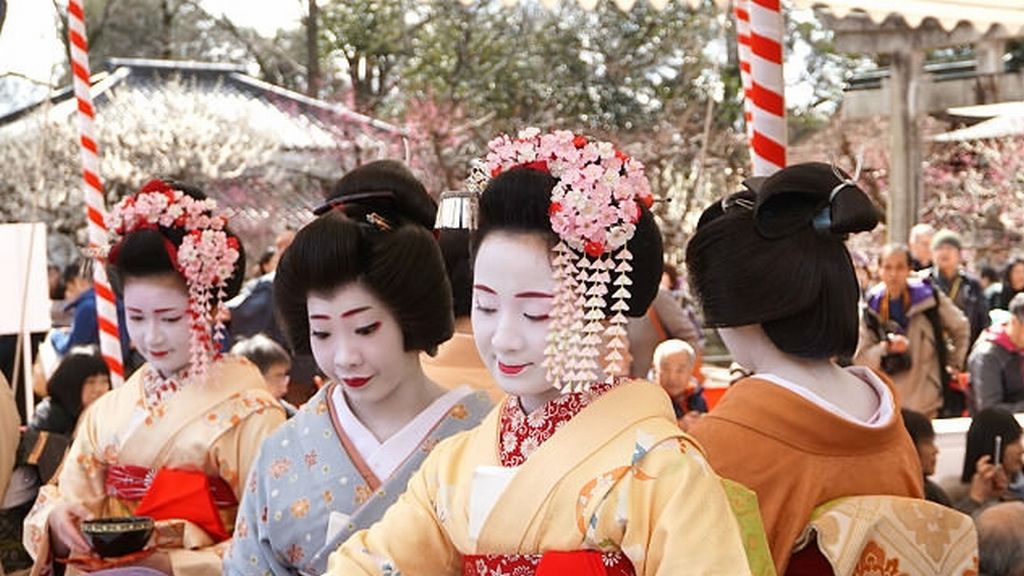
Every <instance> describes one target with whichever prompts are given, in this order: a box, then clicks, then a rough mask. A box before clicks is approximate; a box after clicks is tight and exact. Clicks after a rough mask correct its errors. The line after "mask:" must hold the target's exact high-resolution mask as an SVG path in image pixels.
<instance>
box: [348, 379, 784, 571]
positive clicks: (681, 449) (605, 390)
mask: <svg viewBox="0 0 1024 576" xmlns="http://www.w3.org/2000/svg"><path fill="white" fill-rule="evenodd" d="M753 508H754V510H756V506H753ZM754 539H756V534H755V535H754ZM761 542H762V545H763V535H762V536H761ZM565 556H569V557H575V558H574V559H573V560H572V561H571V564H570V565H571V566H572V567H571V568H565V567H564V564H563V560H564V557H565ZM762 560H763V559H762ZM769 569H770V566H769ZM567 570H568V571H567ZM561 573H573V574H609V575H616V576H617V575H627V574H637V575H644V576H651V575H666V576H667V575H673V576H679V575H685V574H703V575H710V574H719V575H723V576H725V575H728V576H741V575H745V574H750V573H751V568H750V566H748V559H747V554H746V553H745V550H744V538H743V537H741V533H740V530H739V528H738V526H737V521H736V517H735V516H734V513H733V511H732V509H731V508H730V502H729V500H728V499H727V496H726V493H725V490H724V489H723V483H722V482H721V480H720V479H719V478H718V477H717V476H716V475H715V474H714V472H712V471H711V468H710V467H709V466H708V464H707V461H706V460H705V458H704V455H703V454H702V453H701V451H700V449H699V448H698V447H697V446H696V445H695V444H694V443H693V441H692V440H690V439H689V438H688V437H687V436H686V435H685V434H684V433H683V432H681V431H680V430H679V429H678V427H676V425H675V418H674V416H673V413H672V408H671V406H670V405H669V401H668V398H667V397H666V396H665V393H664V392H663V391H662V390H661V388H659V387H657V386H655V385H653V384H650V383H648V382H643V381H629V382H623V383H621V384H619V385H617V386H615V387H611V388H609V386H607V385H597V386H594V387H593V388H592V389H591V390H590V391H589V392H575V393H571V394H566V395H563V396H561V397H559V398H557V399H555V400H553V401H551V402H549V403H548V404H546V405H545V406H543V407H541V408H539V409H538V410H536V411H534V412H533V413H531V414H529V415H525V414H523V412H522V409H521V408H520V406H519V401H518V399H517V398H515V397H508V398H506V400H505V401H504V402H503V403H502V404H501V406H500V407H499V408H498V409H496V410H495V411H494V412H492V413H491V414H490V415H489V416H488V417H487V419H486V420H485V421H484V422H483V424H481V425H480V426H479V427H478V428H476V429H474V430H472V431H470V432H468V433H465V434H460V435H458V436H455V437H453V438H450V439H448V440H446V441H445V442H443V443H442V444H441V445H439V446H438V447H437V448H435V449H434V451H433V452H432V453H431V454H430V456H429V457H428V458H427V459H426V461H425V462H424V464H423V467H422V468H421V469H420V471H419V472H418V473H417V474H415V475H414V476H413V477H412V479H411V480H410V481H409V487H408V490H407V491H406V493H405V494H403V495H402V497H401V498H399V499H398V502H397V503H396V504H395V505H394V506H392V507H391V508H390V509H389V510H388V511H387V513H386V514H385V515H384V517H383V518H382V519H381V521H380V522H379V523H377V524H375V525H374V526H373V527H371V528H370V529H369V530H364V531H361V532H359V533H357V534H355V535H354V536H353V537H352V538H351V539H349V541H348V542H346V543H345V544H344V545H343V546H342V547H341V548H340V549H339V550H338V551H336V552H335V553H334V554H332V555H331V557H330V561H329V563H328V574H331V575H336V576H340V575H345V576H351V575H354V574H388V575H392V576H393V575H397V574H404V575H411V574H430V575H431V576H442V575H458V574H465V575H481V576H482V575H485V574H486V575H487V576H492V575H500V574H516V575H523V576H526V575H532V574H561Z"/></svg>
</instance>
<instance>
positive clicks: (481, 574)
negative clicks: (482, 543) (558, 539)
mask: <svg viewBox="0 0 1024 576" xmlns="http://www.w3.org/2000/svg"><path fill="white" fill-rule="evenodd" d="M568 575H572V576H635V575H636V572H635V571H634V570H633V563H632V562H630V561H629V558H626V555H625V554H623V553H622V552H598V551H596V550H578V551H574V552H554V551H551V552H545V553H544V554H485V555H469V556H463V557H462V576H568Z"/></svg>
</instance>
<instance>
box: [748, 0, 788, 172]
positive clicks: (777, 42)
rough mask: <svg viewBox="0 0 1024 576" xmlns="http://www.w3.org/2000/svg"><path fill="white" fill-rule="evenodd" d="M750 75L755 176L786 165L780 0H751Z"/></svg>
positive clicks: (782, 26) (783, 26)
mask: <svg viewBox="0 0 1024 576" xmlns="http://www.w3.org/2000/svg"><path fill="white" fill-rule="evenodd" d="M748 7H749V13H750V53H751V59H750V76H751V92H752V96H753V103H754V105H753V109H752V112H753V125H754V129H753V134H752V136H751V138H750V147H751V149H752V150H753V159H754V175H755V176H767V175H769V174H771V173H773V172H775V171H776V170H779V169H781V168H783V167H784V166H785V165H786V100H785V88H786V86H785V81H784V79H783V76H782V35H783V33H784V31H785V25H784V20H783V18H782V9H781V6H780V0H748Z"/></svg>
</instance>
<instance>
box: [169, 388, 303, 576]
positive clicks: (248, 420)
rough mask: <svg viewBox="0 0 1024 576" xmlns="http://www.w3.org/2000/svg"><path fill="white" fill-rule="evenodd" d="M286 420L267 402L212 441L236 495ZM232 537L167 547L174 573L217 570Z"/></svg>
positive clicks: (184, 574) (220, 467) (223, 473)
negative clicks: (267, 441)
mask: <svg viewBox="0 0 1024 576" xmlns="http://www.w3.org/2000/svg"><path fill="white" fill-rule="evenodd" d="M282 422H284V410H283V409H281V408H280V407H279V406H265V407H263V408H259V409H255V410H253V411H251V412H249V413H248V414H246V415H245V416H244V417H242V419H241V420H240V421H239V422H238V423H237V424H236V425H234V426H232V427H231V428H230V429H228V430H226V431H225V432H224V433H223V434H222V435H221V436H220V438H218V439H217V441H216V442H215V443H214V445H213V449H212V454H211V456H212V457H213V459H214V460H215V461H216V464H217V467H218V470H219V474H220V476H221V478H223V479H224V480H225V481H226V482H227V483H228V484H230V485H231V488H232V490H233V491H234V492H235V495H236V496H237V497H239V498H241V497H242V492H243V487H242V482H243V480H244V479H245V478H247V477H248V474H249V470H250V468H251V467H252V464H253V462H254V461H255V460H256V457H257V455H258V453H259V449H260V445H261V444H262V443H263V440H264V439H265V438H266V437H267V436H269V435H270V433H271V432H273V431H274V430H275V429H276V428H277V427H278V426H280V425H281V423H282ZM228 546H230V541H226V542H221V543H218V544H215V545H213V546H207V547H201V548H196V549H187V548H186V549H182V548H172V549H168V550H167V557H168V558H169V560H170V562H171V567H172V569H173V571H174V574H176V575H180V576H189V575H191V574H195V575H197V576H200V575H204V574H211V573H217V572H219V571H220V570H221V567H222V565H223V560H222V558H223V556H224V554H225V553H226V551H227V548H228Z"/></svg>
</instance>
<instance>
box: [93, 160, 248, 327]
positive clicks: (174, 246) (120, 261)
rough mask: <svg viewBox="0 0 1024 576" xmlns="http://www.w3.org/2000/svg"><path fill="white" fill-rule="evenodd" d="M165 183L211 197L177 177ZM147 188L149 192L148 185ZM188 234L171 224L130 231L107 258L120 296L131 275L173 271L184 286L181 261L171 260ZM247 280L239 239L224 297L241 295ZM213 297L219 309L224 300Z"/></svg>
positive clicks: (200, 196)
mask: <svg viewBox="0 0 1024 576" xmlns="http://www.w3.org/2000/svg"><path fill="white" fill-rule="evenodd" d="M163 183H164V184H166V185H167V186H169V187H171V188H172V189H174V190H179V191H181V192H182V193H184V194H185V195H187V196H191V197H192V198H194V199H196V200H205V199H206V198H207V196H206V194H205V193H204V192H203V191H202V190H200V189H199V188H196V187H195V186H191V185H188V184H183V183H181V182H175V181H173V180H165V181H163ZM143 191H146V188H145V187H144V188H143ZM224 231H225V232H226V233H227V235H228V236H229V237H233V238H236V239H237V238H238V237H237V236H235V234H234V233H232V232H231V231H230V230H228V229H227V228H225V230H224ZM186 233H187V232H186V230H184V229H183V228H179V227H168V226H156V227H154V228H140V229H137V230H135V231H132V232H128V233H127V234H126V235H125V236H124V238H122V239H121V241H120V242H118V243H117V244H116V245H114V247H113V248H111V250H110V254H109V256H108V258H107V260H108V266H107V270H108V274H109V275H110V281H111V285H112V286H113V288H114V290H115V291H116V292H117V294H118V296H121V295H122V294H123V292H124V283H125V281H126V280H127V279H129V278H147V277H153V276H162V275H164V274H170V273H173V274H176V275H177V276H178V278H180V279H181V282H182V285H183V286H184V285H185V277H184V276H183V275H182V273H181V271H180V270H179V269H178V266H177V263H176V262H173V261H172V260H171V254H172V252H174V253H177V250H178V249H179V248H181V242H182V239H184V238H185V234H186ZM244 280H245V248H244V247H243V246H242V243H241V241H238V260H236V261H235V264H234V271H233V272H232V274H231V278H230V279H229V280H228V282H227V286H225V288H224V292H225V295H224V297H223V300H230V299H231V298H232V297H234V296H235V295H236V294H238V291H239V290H240V289H241V287H242V282H243V281H244ZM186 290H187V288H186ZM212 297H213V302H212V309H214V310H216V308H217V305H218V304H219V302H220V299H218V297H217V294H216V292H214V293H212Z"/></svg>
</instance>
